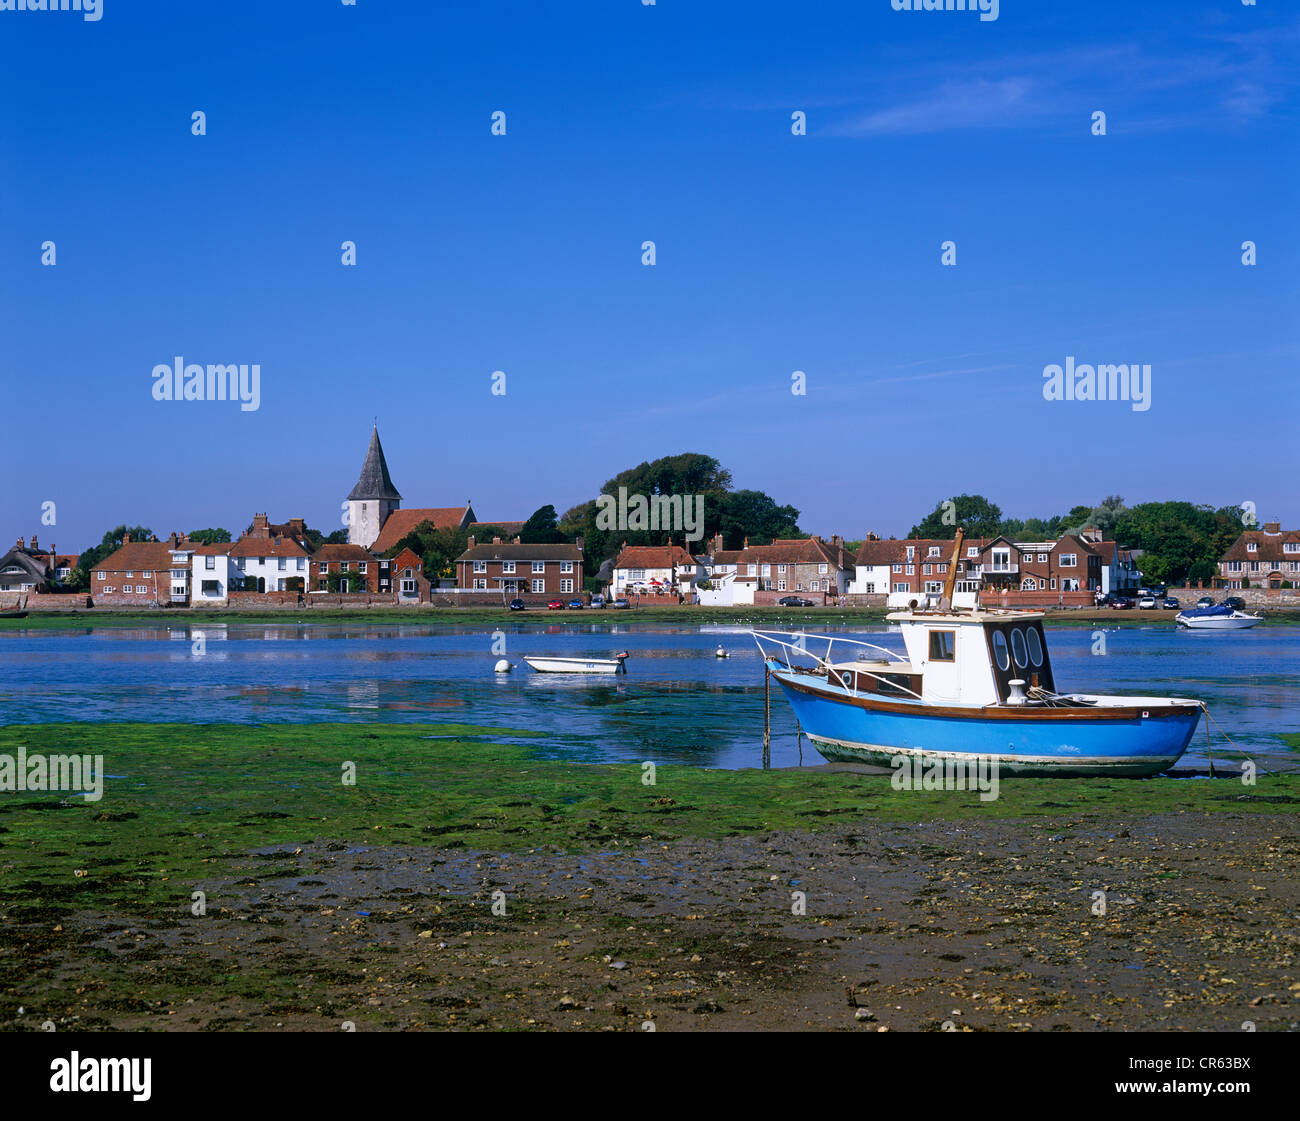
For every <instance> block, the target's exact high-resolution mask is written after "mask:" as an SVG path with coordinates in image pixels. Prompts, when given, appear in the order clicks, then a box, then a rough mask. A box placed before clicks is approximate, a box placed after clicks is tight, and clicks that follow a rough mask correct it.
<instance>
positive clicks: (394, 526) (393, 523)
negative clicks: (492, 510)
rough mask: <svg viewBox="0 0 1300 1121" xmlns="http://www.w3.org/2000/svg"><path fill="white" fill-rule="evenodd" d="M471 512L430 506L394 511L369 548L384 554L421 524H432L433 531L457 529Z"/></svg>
mask: <svg viewBox="0 0 1300 1121" xmlns="http://www.w3.org/2000/svg"><path fill="white" fill-rule="evenodd" d="M471 512H472V511H471V510H470V508H469V507H468V506H432V507H427V508H423V509H412V510H394V511H393V512H392V513H391V514H389V515H388V520H387V521H386V522H384V528H383V529H381V530H380V531H379V537H378V538H377V539H376V540H375V543H374V544H373V545H372V546H371V549H372V550H373V551H374V552H376V553H386V552H388V550H389V549H391V548H392V547H393V546H394V545H396V544H397V543H398V542H399V541H400V540H401V539H402V538H403V537H405V536H406V535H407V534H408V533H410V532H411V530H413V529H414V528H415V527H416V526H418V525H419V524H420V523H421V522H432V523H433V526H434V528H435V529H457V528H458V527H460V526H461V525H462V524H464V523H465V518H466V515H467V514H469V513H471Z"/></svg>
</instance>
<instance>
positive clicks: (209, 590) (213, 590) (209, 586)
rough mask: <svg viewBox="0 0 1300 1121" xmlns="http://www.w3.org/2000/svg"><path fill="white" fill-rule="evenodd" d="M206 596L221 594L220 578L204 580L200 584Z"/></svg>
mask: <svg viewBox="0 0 1300 1121" xmlns="http://www.w3.org/2000/svg"><path fill="white" fill-rule="evenodd" d="M200 587H201V588H202V589H203V594H204V595H205V596H219V595H220V594H221V581H220V580H204V581H203V583H202V584H201V585H200Z"/></svg>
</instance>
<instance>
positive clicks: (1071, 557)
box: [1061, 553, 1079, 568]
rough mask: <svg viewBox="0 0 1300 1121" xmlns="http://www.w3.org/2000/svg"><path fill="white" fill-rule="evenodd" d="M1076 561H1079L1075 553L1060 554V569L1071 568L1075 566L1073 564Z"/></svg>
mask: <svg viewBox="0 0 1300 1121" xmlns="http://www.w3.org/2000/svg"><path fill="white" fill-rule="evenodd" d="M1078 559H1079V558H1078V556H1077V555H1076V554H1075V553H1062V554H1061V567H1062V568H1073V567H1074V566H1075V562H1076V561H1077V560H1078Z"/></svg>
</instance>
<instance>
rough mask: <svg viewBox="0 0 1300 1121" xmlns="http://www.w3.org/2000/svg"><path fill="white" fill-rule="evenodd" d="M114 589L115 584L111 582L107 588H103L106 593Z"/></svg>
mask: <svg viewBox="0 0 1300 1121" xmlns="http://www.w3.org/2000/svg"><path fill="white" fill-rule="evenodd" d="M112 590H113V585H112V584H109V585H108V587H106V588H104V589H103V591H104V592H105V593H106V594H107V593H109V592H111V591H112Z"/></svg>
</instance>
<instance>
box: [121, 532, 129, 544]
mask: <svg viewBox="0 0 1300 1121" xmlns="http://www.w3.org/2000/svg"><path fill="white" fill-rule="evenodd" d="M122 544H123V545H129V544H131V535H130V534H129V533H124V534H122Z"/></svg>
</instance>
